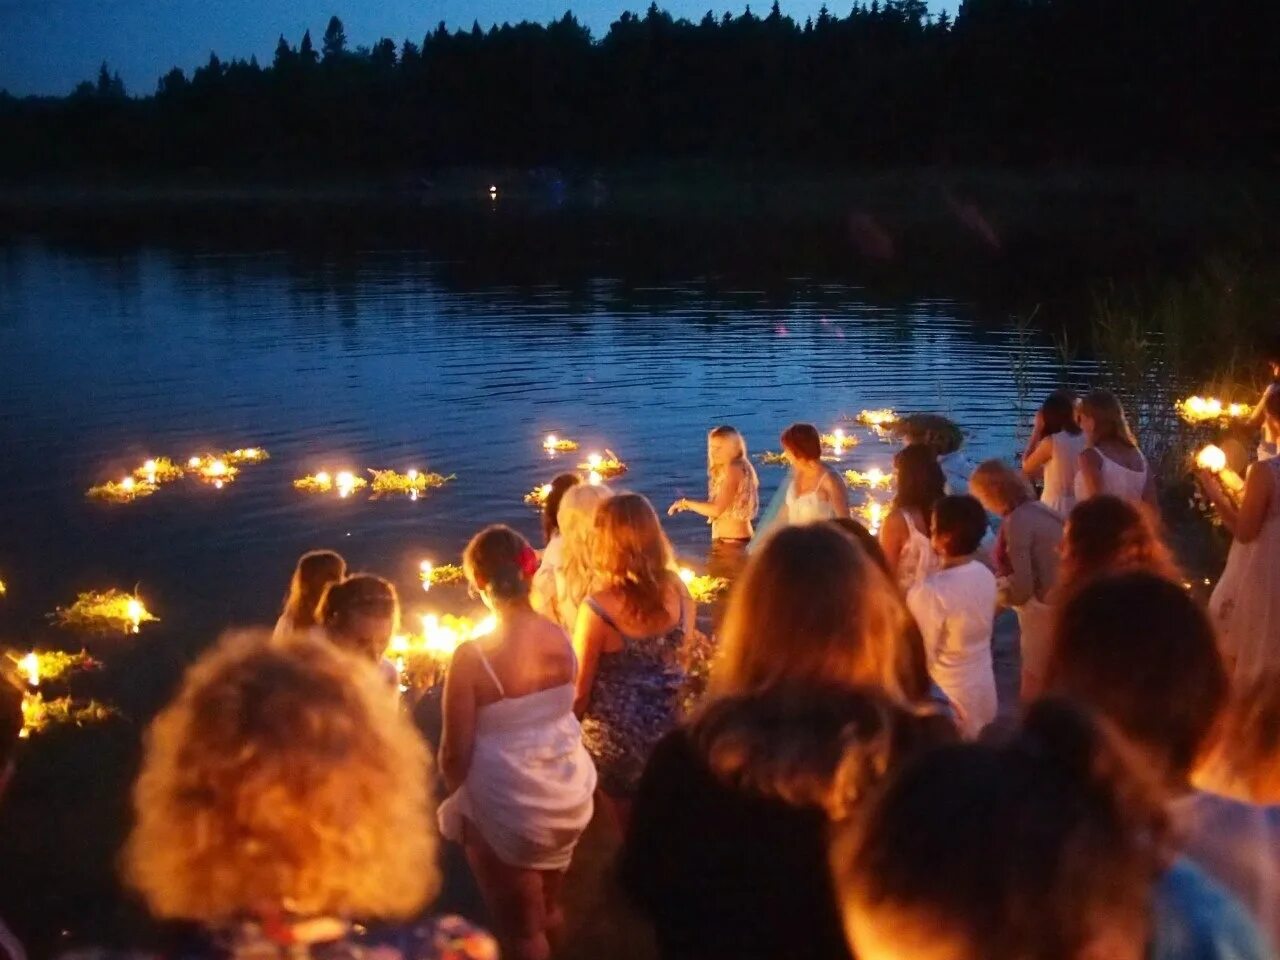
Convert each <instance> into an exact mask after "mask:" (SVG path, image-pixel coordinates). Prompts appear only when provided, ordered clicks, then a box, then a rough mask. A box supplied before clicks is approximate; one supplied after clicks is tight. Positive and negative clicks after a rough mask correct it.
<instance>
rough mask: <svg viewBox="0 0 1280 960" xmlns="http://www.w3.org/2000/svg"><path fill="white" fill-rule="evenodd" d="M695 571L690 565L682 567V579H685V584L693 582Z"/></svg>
mask: <svg viewBox="0 0 1280 960" xmlns="http://www.w3.org/2000/svg"><path fill="white" fill-rule="evenodd" d="M693 577H694V573H693V571H692V570H690V569H689V568H688V567H681V568H680V579H681V580H683V581H684V583H685V586H688V585H689V584H691V583H693Z"/></svg>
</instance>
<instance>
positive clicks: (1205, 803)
mask: <svg viewBox="0 0 1280 960" xmlns="http://www.w3.org/2000/svg"><path fill="white" fill-rule="evenodd" d="M1276 373H1277V375H1278V376H1280V367H1278V368H1277V370H1276ZM1262 407H1263V420H1264V422H1265V426H1266V428H1267V430H1268V431H1269V432H1270V433H1274V434H1275V435H1277V436H1280V391H1272V392H1270V393H1269V394H1268V395H1267V397H1266V398H1264V401H1263V404H1262ZM937 419H940V418H934V420H937ZM923 422H925V423H926V424H927V423H928V421H927V420H926V421H923ZM952 436H953V434H952V433H951V432H949V431H946V430H941V431H939V430H934V429H930V428H928V427H927V426H926V427H924V428H922V429H921V430H920V431H919V432H918V433H914V434H913V432H912V429H911V428H908V429H907V431H906V440H907V441H908V442H907V445H906V446H905V447H903V448H902V449H901V450H900V451H898V453H897V455H896V456H895V458H894V478H895V483H896V495H895V498H894V501H893V504H892V508H891V510H890V512H889V513H888V515H887V516H886V518H885V521H884V523H883V526H882V528H881V530H880V532H879V537H878V538H877V537H875V536H872V535H871V534H870V533H869V532H868V531H867V530H866V529H865V528H863V527H862V526H861V525H860V524H858V523H857V522H856V521H855V520H853V519H851V517H850V514H849V505H848V500H847V492H846V487H845V484H844V483H843V480H842V479H841V478H840V477H839V475H837V474H836V473H835V472H834V471H833V470H832V469H831V468H830V467H829V466H828V465H827V464H826V463H824V461H823V458H822V443H821V437H820V435H819V433H818V431H817V430H816V429H815V428H814V427H813V426H811V425H808V424H794V425H792V426H791V427H789V428H787V430H786V431H784V432H783V434H782V438H781V439H782V445H783V449H784V452H785V455H786V457H787V460H788V461H789V463H790V465H791V466H792V468H793V469H792V474H791V476H790V478H789V479H788V480H787V482H786V483H785V485H784V488H783V491H782V493H781V497H780V503H779V508H778V510H777V511H776V514H775V515H774V516H773V517H771V518H769V520H768V522H767V523H766V524H765V525H762V526H764V527H765V528H764V529H757V521H758V519H759V514H760V489H759V481H758V478H757V476H756V473H755V470H754V468H753V467H752V465H751V462H750V459H749V457H748V455H747V449H746V444H745V442H744V440H743V438H742V436H741V435H740V434H739V433H738V432H737V431H735V430H733V429H732V428H729V427H717V428H716V429H715V430H713V431H711V433H710V435H709V437H708V471H707V472H708V495H707V499H706V500H698V501H695V500H689V499H681V500H677V501H675V502H674V503H673V504H671V506H670V508H669V510H668V513H669V514H670V515H673V516H674V515H678V514H681V513H684V512H691V513H695V514H698V515H700V516H702V517H704V518H706V520H707V521H708V522H709V523H710V526H711V534H712V538H713V539H712V549H711V552H710V558H709V566H710V568H711V570H712V572H714V573H717V575H722V576H726V577H728V578H730V579H732V580H733V581H734V583H733V586H732V588H731V590H730V593H729V597H728V601H727V604H726V606H725V609H724V610H723V611H722V614H721V615H718V616H717V617H716V618H715V626H714V648H715V655H714V659H713V661H712V663H711V667H710V680H709V685H708V688H707V689H706V691H705V694H703V695H702V697H701V699H700V701H699V703H698V704H697V706H696V708H695V709H693V710H692V711H686V710H683V709H682V704H684V703H685V702H686V701H685V699H684V698H683V697H682V693H683V691H684V690H685V688H686V685H687V682H688V679H689V674H690V671H691V669H692V664H691V653H690V651H691V650H694V649H697V648H699V647H700V646H705V644H701V643H700V641H705V640H706V637H705V636H704V634H703V630H704V628H705V627H706V624H705V623H704V622H703V621H702V620H700V619H699V617H698V612H697V610H696V605H695V603H694V602H693V600H692V598H691V597H690V594H689V591H688V589H687V587H686V586H685V584H684V583H683V582H682V580H681V578H680V577H679V576H678V574H677V570H676V565H675V561H674V555H673V551H672V548H671V545H670V543H669V541H668V540H667V537H666V536H665V534H664V532H663V528H662V524H661V522H660V520H659V517H658V515H657V513H656V512H655V510H654V509H653V507H652V506H651V505H650V503H649V502H648V501H647V500H646V499H645V498H644V497H642V496H639V495H637V494H633V493H626V492H618V491H613V490H611V489H609V488H608V487H607V486H604V485H591V484H585V483H582V482H580V481H579V479H578V478H577V477H576V476H574V475H570V474H566V475H564V476H561V477H558V478H556V480H555V482H554V483H553V484H552V485H551V490H550V495H549V496H548V498H547V500H546V503H545V506H544V510H543V530H542V533H543V539H544V545H543V548H542V550H541V551H540V552H539V551H538V550H535V548H534V546H533V545H532V544H530V543H529V542H528V541H527V540H526V539H525V538H524V537H523V536H522V535H521V534H519V533H518V532H516V531H515V530H513V529H511V528H509V527H506V526H490V527H487V528H485V529H484V530H482V531H480V532H479V533H478V534H476V536H475V537H474V538H473V539H472V540H471V542H470V543H469V544H468V545H467V547H466V550H465V552H464V554H463V569H464V572H465V575H466V579H467V582H468V585H469V588H470V590H471V591H472V595H473V596H475V597H478V598H479V599H481V600H483V602H484V603H485V604H486V606H487V607H488V608H489V609H490V610H491V611H492V612H493V614H494V616H495V620H496V629H495V630H494V631H493V632H492V633H491V634H489V635H487V636H485V637H482V638H479V639H476V640H473V641H468V642H465V643H463V644H461V645H460V646H459V647H458V649H457V650H456V652H455V653H454V654H453V657H452V661H451V663H450V665H449V668H448V671H447V675H446V678H445V681H444V689H443V694H442V707H441V709H442V716H443V725H442V734H441V737H440V743H439V745H438V758H437V763H436V767H437V768H438V773H439V780H440V781H442V786H440V787H439V789H440V790H441V792H442V794H443V800H442V801H441V802H440V803H439V804H438V806H437V805H435V804H434V803H433V799H432V797H433V792H434V791H433V777H432V773H431V771H432V764H431V762H430V760H429V758H428V755H427V747H426V745H425V743H424V741H423V740H422V738H421V736H420V735H419V733H418V731H417V729H416V727H415V726H414V725H413V723H412V721H411V719H410V718H409V716H408V715H407V713H406V711H404V710H402V709H399V708H398V706H397V695H396V693H395V691H396V689H397V688H396V680H395V672H394V668H393V667H391V666H390V665H389V664H388V663H387V662H386V661H385V659H384V653H385V651H386V649H387V647H388V644H389V642H390V640H391V637H392V635H393V634H394V632H395V630H396V628H397V619H398V614H399V610H398V602H397V598H396V593H395V589H394V587H393V586H392V585H391V584H390V583H388V582H387V581H385V580H383V579H381V578H378V577H375V576H371V575H367V574H354V575H353V574H349V573H348V572H347V570H346V567H345V564H344V563H343V560H342V558H341V557H340V556H338V555H337V554H335V553H332V552H329V551H317V552H313V553H309V554H307V555H305V556H304V557H303V558H302V559H301V560H300V561H299V563H298V566H297V569H296V571H295V574H294V578H293V582H292V585H291V588H290V591H289V594H288V598H287V600H286V603H285V608H284V611H283V613H282V614H281V617H280V620H279V622H278V623H277V625H276V629H275V631H274V632H273V634H271V635H267V634H265V633H263V634H261V635H258V634H245V635H237V636H233V637H230V638H227V639H225V640H224V641H222V642H221V643H220V644H218V645H217V646H216V647H215V648H214V649H213V650H211V651H210V652H208V653H206V654H205V655H204V656H203V657H202V658H201V659H200V661H199V662H197V663H196V664H195V665H194V666H193V667H192V668H191V669H190V671H189V672H188V674H187V677H186V680H185V682H184V684H183V687H182V690H181V691H180V693H179V694H178V696H177V698H176V700H175V701H174V702H173V703H172V704H171V705H170V706H169V707H168V709H166V710H165V711H164V712H163V713H162V714H161V715H160V716H159V717H158V718H157V719H156V721H155V722H154V724H153V725H152V727H151V729H150V731H149V733H148V735H147V741H146V750H145V755H144V759H143V763H142V767H141V771H140V773H139V776H138V780H137V784H136V787H135V793H134V809H135V824H134V827H133V832H132V835H131V837H130V839H129V842H128V844H127V847H126V849H125V852H124V856H123V865H124V866H123V870H124V876H125V879H126V881H127V883H128V884H129V885H130V886H131V888H132V889H134V890H135V891H137V892H138V894H139V895H140V896H141V898H142V900H143V901H144V902H145V903H146V905H147V906H148V907H149V908H150V910H151V911H152V913H153V914H155V915H156V916H157V917H160V918H181V919H186V920H190V921H196V922H198V923H200V924H204V925H205V926H207V928H208V929H209V930H210V932H211V933H212V934H215V936H212V937H211V938H210V940H209V944H210V946H209V948H208V949H209V952H210V953H211V954H212V955H216V956H228V957H243V958H248V957H254V958H260V957H275V956H280V957H284V956H289V957H297V956H315V957H324V958H330V960H340V958H345V957H355V956H365V955H374V954H371V953H366V952H365V951H366V950H369V949H370V944H372V943H377V944H378V945H379V949H380V950H381V951H384V952H379V953H377V954H376V955H377V956H379V957H383V956H385V957H388V958H402V960H437V958H438V960H478V958H484V957H493V956H496V955H497V952H498V949H499V946H498V945H499V944H501V951H502V955H503V956H506V957H510V958H515V960H545V958H547V957H550V956H552V955H553V954H554V952H555V949H556V947H557V944H558V943H559V942H560V939H561V937H562V934H563V931H564V928H565V924H566V917H565V910H564V907H563V905H562V903H561V889H562V886H563V881H564V877H565V874H566V872H567V870H568V869H569V867H570V865H571V863H572V862H573V858H574V853H575V847H576V845H577V844H578V842H579V839H580V837H581V836H582V834H583V832H584V830H585V829H586V827H587V825H588V823H590V822H591V820H592V819H593V817H594V816H595V815H596V812H597V809H599V811H600V812H601V813H603V814H605V816H606V822H607V825H608V828H609V829H611V830H612V831H613V832H614V835H615V837H616V840H617V842H618V844H619V853H618V858H617V864H616V876H617V880H618V883H619V885H620V888H621V890H622V891H623V892H624V893H625V894H626V896H627V897H628V898H629V899H630V900H631V901H632V902H633V903H634V904H635V905H636V906H637V908H638V910H639V911H640V913H641V914H643V916H644V917H645V918H646V919H647V920H648V921H649V922H650V923H651V925H652V928H653V930H654V934H655V936H656V941H657V945H658V948H659V951H660V953H661V955H662V956H663V957H667V958H724V957H734V958H739V957H759V958H810V957H811V958H814V960H818V958H823V960H832V958H842V957H852V956H857V957H859V958H862V960H892V958H897V960H905V958H940V960H1006V958H1007V960H1140V958H1152V960H1213V958H1222V960H1228V958H1231V960H1262V958H1274V957H1276V956H1277V954H1276V952H1275V948H1274V944H1277V943H1280V662H1278V660H1280V654H1278V651H1280V633H1277V632H1276V629H1277V625H1280V618H1276V617H1275V615H1274V613H1273V612H1272V610H1273V607H1274V605H1275V603H1276V601H1275V600H1274V599H1273V598H1274V597H1276V596H1280V591H1277V590H1275V589H1273V588H1274V586H1275V585H1276V584H1275V579H1276V577H1277V576H1280V521H1278V520H1277V519H1276V516H1277V514H1280V500H1278V499H1277V498H1278V495H1280V486H1277V480H1280V478H1278V477H1276V475H1275V471H1276V469H1277V467H1276V463H1280V461H1264V462H1262V463H1259V464H1255V465H1254V466H1253V467H1252V468H1251V469H1250V470H1249V472H1248V476H1247V478H1246V481H1245V484H1244V493H1243V498H1242V499H1241V500H1240V502H1239V503H1238V504H1237V502H1236V500H1235V499H1234V498H1233V496H1232V495H1231V494H1230V493H1229V492H1228V491H1226V489H1225V488H1224V487H1222V486H1221V484H1219V482H1218V480H1217V478H1216V477H1212V476H1205V477H1204V478H1203V479H1204V482H1205V484H1206V487H1207V488H1208V490H1209V491H1210V495H1211V496H1214V497H1215V498H1216V502H1220V512H1221V514H1222V518H1223V522H1224V525H1225V526H1226V527H1227V529H1228V530H1229V531H1230V532H1231V533H1232V534H1233V535H1234V537H1235V543H1234V544H1233V547H1232V553H1231V559H1230V561H1229V562H1228V566H1227V572H1226V575H1225V576H1224V578H1223V580H1222V581H1221V582H1220V584H1219V586H1218V589H1217V590H1216V591H1215V594H1214V599H1213V602H1212V603H1211V604H1210V605H1209V607H1208V609H1207V610H1206V609H1202V608H1201V606H1200V605H1198V603H1197V602H1196V601H1195V599H1194V598H1193V597H1192V596H1191V595H1190V594H1189V593H1188V591H1187V590H1186V589H1185V588H1184V586H1183V584H1182V582H1181V576H1180V574H1179V572H1178V569H1177V567H1176V565H1175V563H1174V561H1173V559H1172V557H1171V554H1170V551H1169V550H1168V548H1167V547H1166V546H1165V544H1164V541H1163V539H1162V535H1161V532H1160V524H1159V520H1158V515H1157V513H1156V510H1155V485H1154V481H1153V478H1152V476H1151V471H1150V469H1149V468H1148V466H1147V463H1146V461H1145V459H1144V457H1143V455H1142V453H1141V452H1140V450H1139V448H1138V445H1137V443H1136V441H1135V439H1134V437H1133V434H1132V432H1131V431H1130V430H1129V427H1128V425H1127V423H1126V420H1125V416H1124V412H1123V410H1122V408H1121V405H1120V403H1119V402H1118V401H1117V400H1116V398H1115V397H1113V396H1111V395H1110V394H1108V393H1105V392H1102V391H1095V392H1093V393H1090V394H1088V395H1086V396H1085V397H1083V398H1082V399H1081V400H1079V401H1077V400H1076V399H1075V398H1074V397H1072V396H1071V395H1069V394H1067V393H1065V392H1060V393H1055V394H1053V395H1051V396H1050V397H1049V398H1048V399H1047V400H1046V401H1045V403H1044V405H1043V408H1042V410H1041V412H1040V414H1039V415H1038V416H1037V419H1036V427H1035V432H1034V434H1033V436H1032V438H1031V441H1030V443H1029V445H1028V447H1027V451H1026V454H1025V455H1024V457H1023V458H1022V462H1021V463H1020V464H1016V465H1015V464H1008V463H1004V462H1001V461H998V460H988V461H986V462H983V463H981V464H978V465H976V467H974V468H973V469H971V470H969V469H960V466H959V465H960V463H961V462H962V461H961V460H960V458H959V457H958V443H957V442H953V441H952V440H949V439H947V438H949V437H952ZM940 438H941V439H940ZM1037 482H1038V483H1040V484H1041V485H1042V492H1041V493H1040V494H1039V496H1037V495H1036V492H1035V488H1034V486H1033V483H1037ZM993 518H995V521H996V522H994V523H993ZM993 527H994V528H995V529H994V531H993ZM1001 607H1008V608H1011V609H1012V610H1014V611H1016V614H1017V620H1018V623H1019V626H1020V638H1021V639H1020V644H1021V660H1022V673H1021V697H1020V700H1021V709H1020V710H1014V711H1009V712H1008V713H1007V715H1005V716H1004V717H1003V718H998V714H999V713H1000V710H999V707H1000V705H999V703H998V700H997V695H996V685H995V677H994V669H993V661H992V636H993V631H994V628H995V620H996V616H997V611H998V610H999V609H1000V608H1001ZM5 712H6V713H8V712H9V710H8V706H7V705H5ZM6 720H7V717H6ZM3 732H5V733H6V734H7V732H8V731H7V728H6V729H5V730H4V731H3ZM0 759H4V757H3V756H2V755H0ZM2 782H3V777H0V783H2ZM433 807H434V808H435V809H434V817H433V816H432V810H433ZM439 836H443V837H445V838H447V839H449V840H451V841H455V842H457V843H459V844H461V845H462V847H463V849H464V850H465V853H466V857H467V861H468V863H469V865H470V867H471V869H472V872H473V874H474V876H475V879H476V881H477V883H478V885H479V888H480V890H481V892H482V894H483V895H484V899H485V901H486V905H487V907H488V914H489V916H488V922H489V925H490V927H491V929H492V931H493V935H492V936H490V935H489V934H487V933H485V932H483V931H480V930H478V929H477V928H475V927H473V926H471V925H470V924H468V923H467V922H465V921H462V920H460V919H458V918H453V917H435V918H432V919H427V920H424V919H423V916H424V914H423V910H424V907H425V905H427V904H429V903H430V901H431V899H432V896H433V895H434V893H435V892H436V890H437V889H438V886H439V873H438V868H437V866H436V864H435V859H436V853H437V846H438V841H437V838H438V837H439ZM370 920H382V921H411V922H400V923H396V924H392V925H390V926H387V925H384V926H380V927H366V926H360V925H358V924H363V923H367V922H368V921H370ZM3 942H4V940H3V930H2V929H0V944H2V943H3Z"/></svg>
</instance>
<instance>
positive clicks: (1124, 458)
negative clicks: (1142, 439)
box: [1075, 390, 1157, 510]
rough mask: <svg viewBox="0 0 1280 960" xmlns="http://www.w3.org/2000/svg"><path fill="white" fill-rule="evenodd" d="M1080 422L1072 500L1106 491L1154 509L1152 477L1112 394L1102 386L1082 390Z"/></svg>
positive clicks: (1121, 409)
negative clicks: (1081, 443) (1083, 443)
mask: <svg viewBox="0 0 1280 960" xmlns="http://www.w3.org/2000/svg"><path fill="white" fill-rule="evenodd" d="M1080 426H1081V427H1082V428H1083V429H1084V436H1085V440H1086V442H1087V446H1086V448H1085V450H1084V452H1082V453H1081V454H1080V458H1079V465H1078V468H1077V470H1076V477H1075V494H1076V502H1077V503H1079V502H1081V501H1084V500H1088V499H1089V498H1090V497H1096V496H1098V495H1099V494H1103V493H1107V494H1111V495H1112V496H1114V497H1119V498H1120V499H1122V500H1128V501H1129V502H1130V503H1134V504H1140V503H1145V504H1146V505H1147V506H1149V507H1151V508H1152V510H1155V509H1156V507H1157V504H1156V485H1155V480H1154V478H1153V477H1152V476H1151V470H1150V468H1149V467H1148V466H1147V458H1146V457H1144V456H1143V455H1142V451H1141V450H1139V449H1138V441H1137V440H1135V439H1134V438H1133V432H1132V431H1131V430H1130V429H1129V421H1128V420H1126V419H1125V415H1124V408H1123V407H1122V406H1120V401H1119V400H1117V399H1116V397H1115V395H1114V394H1112V393H1109V392H1108V391H1106V390H1092V391H1090V392H1089V393H1087V394H1085V397H1084V399H1083V400H1081V401H1080Z"/></svg>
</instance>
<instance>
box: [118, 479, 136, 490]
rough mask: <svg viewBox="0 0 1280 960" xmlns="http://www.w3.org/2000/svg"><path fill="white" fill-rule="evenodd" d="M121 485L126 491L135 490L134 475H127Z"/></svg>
mask: <svg viewBox="0 0 1280 960" xmlns="http://www.w3.org/2000/svg"><path fill="white" fill-rule="evenodd" d="M120 486H121V487H122V488H123V489H124V491H125V492H126V493H131V492H133V487H134V483H133V477H125V478H124V479H123V480H121V481H120Z"/></svg>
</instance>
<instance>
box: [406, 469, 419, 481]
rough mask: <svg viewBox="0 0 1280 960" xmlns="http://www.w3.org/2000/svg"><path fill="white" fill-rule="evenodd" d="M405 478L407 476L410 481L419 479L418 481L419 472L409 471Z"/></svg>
mask: <svg viewBox="0 0 1280 960" xmlns="http://www.w3.org/2000/svg"><path fill="white" fill-rule="evenodd" d="M405 476H407V477H408V478H409V479H410V480H417V479H418V471H417V470H413V469H410V471H409V472H408V473H407V474H405Z"/></svg>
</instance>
